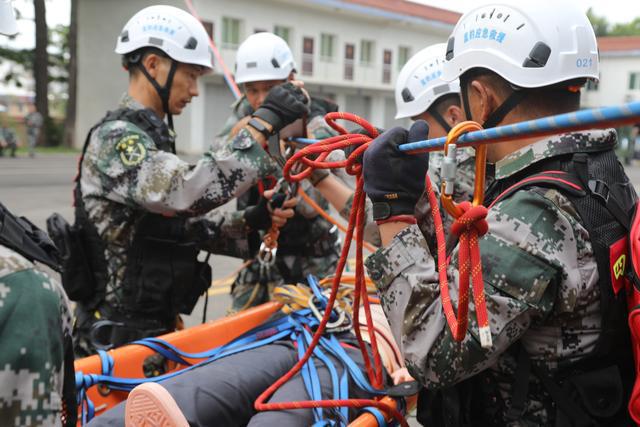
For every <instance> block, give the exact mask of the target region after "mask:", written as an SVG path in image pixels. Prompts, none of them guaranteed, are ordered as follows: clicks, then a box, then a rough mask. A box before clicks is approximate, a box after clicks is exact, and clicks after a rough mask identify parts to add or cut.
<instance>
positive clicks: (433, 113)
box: [429, 108, 451, 133]
mask: <svg viewBox="0 0 640 427" xmlns="http://www.w3.org/2000/svg"><path fill="white" fill-rule="evenodd" d="M429 114H431V117H433V118H434V119H436V122H438V123H439V124H440V126H442V128H443V129H444V131H445V132H446V133H449V132H450V131H451V125H449V123H447V121H446V120H445V118H444V117H442V114H440V113H438V112H437V111H436V109H435V108H434V109H433V111H429Z"/></svg>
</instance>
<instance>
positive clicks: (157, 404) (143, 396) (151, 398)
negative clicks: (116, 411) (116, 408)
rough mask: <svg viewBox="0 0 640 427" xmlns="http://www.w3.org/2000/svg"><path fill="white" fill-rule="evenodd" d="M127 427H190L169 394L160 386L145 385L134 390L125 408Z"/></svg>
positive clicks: (154, 384)
mask: <svg viewBox="0 0 640 427" xmlns="http://www.w3.org/2000/svg"><path fill="white" fill-rule="evenodd" d="M125 425H126V427H189V423H188V422H187V420H186V418H185V417H184V415H183V414H182V412H181V411H180V408H178V405H177V404H176V402H175V400H173V397H171V395H170V394H169V392H168V391H167V390H166V389H165V388H164V387H162V386H161V385H159V384H156V383H144V384H141V385H139V386H138V387H136V388H135V389H133V391H132V392H131V393H130V394H129V397H128V399H127V405H126V407H125Z"/></svg>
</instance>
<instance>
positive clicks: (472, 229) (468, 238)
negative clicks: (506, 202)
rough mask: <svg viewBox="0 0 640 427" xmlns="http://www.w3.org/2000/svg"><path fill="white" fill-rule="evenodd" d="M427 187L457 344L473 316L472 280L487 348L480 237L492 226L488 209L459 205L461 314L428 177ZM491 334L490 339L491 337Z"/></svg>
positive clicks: (442, 292) (442, 297) (445, 296)
mask: <svg viewBox="0 0 640 427" xmlns="http://www.w3.org/2000/svg"><path fill="white" fill-rule="evenodd" d="M425 187H426V191H427V196H428V197H429V204H430V205H431V216H432V218H433V223H434V226H435V232H436V240H437V243H438V275H439V281H440V300H441V301H442V308H443V310H444V314H445V317H446V318H447V323H448V324H449V329H450V330H451V334H452V335H453V339H454V340H456V341H462V340H463V339H464V337H465V335H466V334H467V327H468V323H469V322H468V320H469V318H468V315H469V279H471V282H472V284H473V296H474V304H475V307H476V317H477V320H478V327H479V329H480V338H481V343H482V345H483V346H486V344H487V339H488V340H489V344H490V342H491V333H490V330H489V316H488V314H487V304H486V301H485V297H484V283H483V281H482V260H481V258H480V245H479V242H478V239H479V237H481V236H482V235H484V234H485V233H486V232H487V231H488V230H489V226H488V224H487V221H486V219H485V218H486V216H487V208H485V207H484V206H482V205H478V206H473V205H472V204H471V203H470V202H463V203H460V204H459V205H458V206H459V207H460V209H462V211H463V214H462V215H461V216H460V217H459V218H457V219H456V220H455V221H454V223H453V225H452V226H451V233H453V234H454V235H455V236H457V237H459V239H460V243H459V245H458V272H459V274H460V281H459V291H458V292H459V293H458V314H457V316H456V313H455V311H454V309H453V305H452V303H451V296H450V294H449V282H448V278H447V268H448V266H449V260H448V259H447V254H446V242H445V237H444V228H443V226H442V217H441V216H440V208H439V205H438V199H437V197H436V195H435V193H434V191H433V187H432V185H431V179H429V176H428V175H427V177H426V182H425ZM487 334H488V338H487Z"/></svg>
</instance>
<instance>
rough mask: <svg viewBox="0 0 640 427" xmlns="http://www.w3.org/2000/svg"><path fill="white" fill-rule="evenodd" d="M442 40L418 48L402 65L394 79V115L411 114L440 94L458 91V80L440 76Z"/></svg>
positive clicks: (442, 50)
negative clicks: (396, 77)
mask: <svg viewBox="0 0 640 427" xmlns="http://www.w3.org/2000/svg"><path fill="white" fill-rule="evenodd" d="M446 51H447V45H446V43H439V44H434V45H432V46H429V47H426V48H424V49H422V50H421V51H420V52H418V53H416V54H415V55H413V56H412V57H411V59H409V61H408V62H407V63H406V64H405V65H404V67H402V70H400V74H399V75H398V80H397V81H396V91H395V92H396V111H397V114H396V119H404V118H408V117H415V116H417V115H419V114H422V113H424V112H425V111H427V110H428V109H429V108H430V107H431V105H432V104H433V103H434V102H435V101H436V100H437V99H438V98H441V97H442V96H444V95H448V94H451V93H460V81H459V80H457V79H456V80H454V81H452V82H451V83H449V82H447V81H445V80H442V78H441V77H440V76H441V75H442V66H443V65H444V62H445V59H444V57H445V54H446Z"/></svg>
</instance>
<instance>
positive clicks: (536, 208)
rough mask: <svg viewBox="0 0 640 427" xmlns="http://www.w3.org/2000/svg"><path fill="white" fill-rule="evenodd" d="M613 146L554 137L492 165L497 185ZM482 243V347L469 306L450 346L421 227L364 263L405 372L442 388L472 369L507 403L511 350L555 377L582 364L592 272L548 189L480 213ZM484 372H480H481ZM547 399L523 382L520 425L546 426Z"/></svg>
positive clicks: (453, 272) (582, 240) (595, 316)
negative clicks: (460, 336)
mask: <svg viewBox="0 0 640 427" xmlns="http://www.w3.org/2000/svg"><path fill="white" fill-rule="evenodd" d="M604 141H608V142H612V141H615V132H614V131H611V130H610V131H591V132H584V133H581V134H568V135H564V136H562V137H552V138H549V139H544V140H541V141H538V142H536V143H535V144H533V145H530V146H527V147H524V148H522V149H520V150H518V151H516V152H514V153H512V154H510V155H509V156H507V157H506V158H504V159H502V160H501V161H499V162H498V163H497V164H496V172H495V178H496V182H495V184H499V183H500V180H501V179H507V178H508V177H510V176H512V175H513V174H515V173H517V172H518V171H522V170H523V169H524V168H526V167H528V166H530V165H532V164H536V163H538V162H540V161H542V160H545V159H548V158H551V157H554V156H558V155H561V154H567V153H572V152H575V151H576V150H577V147H579V146H580V147H581V148H582V149H583V150H584V149H585V148H586V149H590V148H591V149H595V147H596V146H597V145H598V144H599V143H602V142H604ZM487 221H488V223H489V232H488V233H487V234H486V235H485V236H484V237H482V238H481V239H480V248H481V253H482V268H483V277H484V282H485V293H486V300H487V308H488V311H489V319H490V327H491V333H492V337H493V347H492V348H491V349H489V350H485V349H482V348H481V347H480V339H479V335H478V326H477V323H476V317H475V311H474V308H473V302H472V303H471V304H470V307H471V310H470V315H469V318H470V324H469V333H468V334H467V336H466V337H465V339H464V341H463V342H462V343H457V342H454V341H453V339H452V336H451V332H450V330H449V327H448V326H447V321H446V319H445V316H444V314H443V310H442V305H441V302H440V291H439V283H438V273H437V267H436V265H435V263H434V259H433V255H432V251H431V250H430V249H429V245H428V244H427V240H429V239H433V237H432V236H428V238H427V240H425V237H424V236H423V234H422V233H421V232H420V230H419V229H418V227H416V226H410V227H408V228H406V229H404V230H403V231H401V232H400V233H399V234H398V235H397V236H396V237H395V238H394V240H393V241H392V243H391V244H390V245H389V246H388V247H386V248H384V249H381V250H379V251H378V252H376V253H375V254H373V255H372V256H371V257H369V259H368V260H367V262H366V264H367V268H368V271H369V275H370V276H371V278H372V279H373V280H374V281H375V282H376V285H377V287H378V290H379V292H380V295H381V299H382V305H383V308H384V310H385V312H386V314H387V317H388V319H389V322H390V324H391V328H392V331H393V333H394V336H395V338H396V340H397V341H398V342H399V343H400V346H401V350H402V352H403V354H404V356H405V360H406V362H407V367H408V368H409V371H410V372H411V374H412V375H413V376H414V378H416V379H417V380H419V381H420V382H421V383H422V384H424V385H425V386H426V387H427V388H429V389H437V388H444V387H449V386H452V385H455V384H458V383H460V382H461V381H463V380H465V379H467V378H470V377H472V376H475V375H477V374H479V373H481V372H482V373H483V375H487V376H489V377H492V378H493V380H494V381H495V382H496V383H497V390H499V392H498V394H499V395H498V396H495V395H494V396H493V397H492V398H493V399H494V401H495V399H501V400H502V401H503V402H504V403H505V405H506V407H507V408H508V407H509V405H510V399H511V397H512V393H511V391H512V381H513V378H514V374H515V368H516V366H517V363H516V357H515V355H514V354H513V352H512V351H510V348H512V345H513V344H514V343H516V342H519V343H520V344H521V345H522V346H523V348H524V349H525V350H526V352H527V353H528V354H529V355H530V358H531V361H532V364H533V365H534V366H543V367H546V368H547V369H548V370H550V371H551V372H554V371H555V370H556V369H557V368H558V366H559V365H563V364H566V363H568V362H575V361H577V360H580V359H583V358H584V357H585V355H587V354H588V353H589V352H591V351H592V350H593V346H594V343H595V342H596V340H597V339H598V337H599V335H600V333H601V330H600V325H601V320H602V319H601V314H600V289H599V286H598V270H597V265H596V260H595V258H594V252H593V248H592V244H591V242H590V240H589V235H588V233H587V231H586V229H585V228H584V226H583V225H582V224H581V222H580V218H579V217H578V215H577V213H576V211H575V209H574V208H573V206H572V205H571V203H570V202H569V200H568V199H567V198H566V197H565V196H563V195H562V194H560V193H559V192H558V191H556V190H554V189H544V188H541V187H528V188H526V189H523V190H519V191H517V192H516V193H514V194H513V195H512V196H511V197H509V198H506V199H503V200H500V201H499V202H498V203H497V204H496V205H495V206H494V207H493V209H492V210H491V211H490V212H489V215H488V217H487ZM457 254H458V252H457V248H456V249H454V252H453V256H452V261H451V263H450V267H449V271H448V277H449V280H450V285H449V286H450V288H451V294H452V300H453V302H454V305H455V304H456V303H457V295H458V271H457ZM483 371H484V372H483ZM552 406H553V405H552V404H551V402H550V397H549V396H548V394H547V392H546V391H545V389H544V388H542V387H541V385H540V382H539V381H538V380H537V378H536V377H534V376H532V377H531V378H530V385H529V392H528V395H527V399H526V407H525V408H524V413H523V416H522V419H521V420H520V422H519V423H518V422H516V423H511V424H509V423H507V422H506V421H504V420H503V417H504V413H498V414H495V417H497V418H495V419H497V420H502V421H504V422H500V421H498V424H502V425H549V423H550V419H553V417H554V414H552V413H551V412H550V409H551V408H552Z"/></svg>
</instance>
